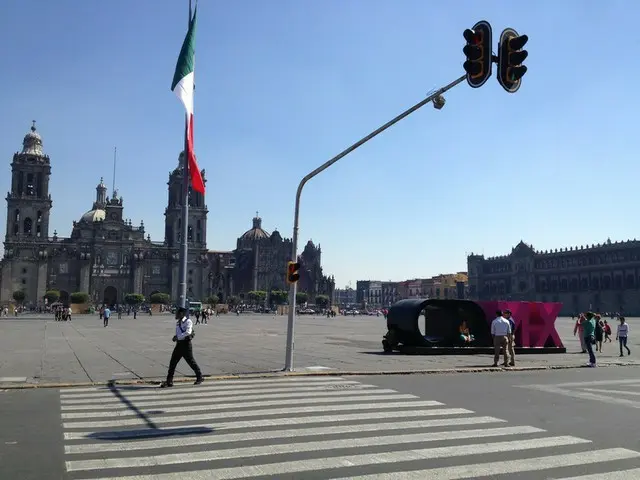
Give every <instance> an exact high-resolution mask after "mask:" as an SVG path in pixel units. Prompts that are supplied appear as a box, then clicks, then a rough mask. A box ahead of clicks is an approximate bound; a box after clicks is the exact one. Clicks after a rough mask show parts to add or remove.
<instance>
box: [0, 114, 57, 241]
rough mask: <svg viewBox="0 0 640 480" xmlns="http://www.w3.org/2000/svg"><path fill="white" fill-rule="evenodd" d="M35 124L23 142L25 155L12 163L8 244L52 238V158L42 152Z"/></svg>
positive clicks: (17, 157) (7, 232)
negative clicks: (50, 215) (50, 191)
mask: <svg viewBox="0 0 640 480" xmlns="http://www.w3.org/2000/svg"><path fill="white" fill-rule="evenodd" d="M35 123H36V122H35V121H34V122H33V125H32V127H31V131H30V132H28V133H27V134H26V135H25V137H24V140H23V142H22V151H21V152H19V153H15V154H14V155H13V162H12V163H11V190H10V191H9V193H8V194H7V199H6V200H7V231H6V235H5V251H6V248H7V243H12V242H17V241H20V240H23V239H36V240H37V239H42V240H43V241H46V240H47V239H48V237H49V212H50V211H51V205H52V202H51V195H50V194H49V177H50V176H51V165H50V163H49V156H48V155H45V154H44V152H43V150H42V138H41V137H40V134H39V133H38V132H37V131H36V126H35Z"/></svg>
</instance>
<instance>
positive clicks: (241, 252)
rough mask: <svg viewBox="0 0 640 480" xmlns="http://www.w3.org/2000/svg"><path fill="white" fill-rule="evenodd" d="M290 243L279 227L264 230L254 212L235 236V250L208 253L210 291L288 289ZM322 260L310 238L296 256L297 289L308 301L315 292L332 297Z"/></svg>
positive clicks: (331, 285) (244, 292)
mask: <svg viewBox="0 0 640 480" xmlns="http://www.w3.org/2000/svg"><path fill="white" fill-rule="evenodd" d="M291 247H292V244H291V240H290V239H288V238H283V237H282V235H280V232H278V230H274V231H273V232H272V233H271V234H269V233H268V232H267V231H266V230H264V229H263V228H262V219H261V218H260V216H259V215H258V213H257V212H256V216H255V217H254V218H253V220H252V227H251V229H249V230H247V231H246V232H245V233H243V234H242V235H241V236H240V237H239V238H238V240H237V243H236V249H235V250H233V251H229V252H219V251H215V252H214V251H212V252H210V253H209V259H210V260H209V261H210V264H211V268H212V271H211V275H210V277H211V282H212V283H211V292H212V293H213V294H215V295H217V296H218V297H220V298H221V299H226V297H228V296H230V295H234V296H237V297H239V298H241V299H244V298H246V295H247V293H249V292H251V291H265V292H272V291H274V290H288V288H289V286H288V285H287V283H286V266H287V262H288V261H289V259H290V258H291ZM321 260H322V250H321V248H320V245H318V246H316V245H314V243H313V242H312V241H311V240H309V241H308V242H307V244H306V245H305V247H304V249H303V251H302V253H301V254H300V255H299V256H298V261H299V262H300V264H301V265H300V280H299V282H298V292H305V293H307V294H308V295H309V299H308V301H309V302H310V303H313V302H314V300H315V297H316V296H317V295H327V296H328V297H329V299H331V298H333V290H334V288H335V281H334V279H333V278H332V277H327V276H325V275H324V274H323V271H322V265H321Z"/></svg>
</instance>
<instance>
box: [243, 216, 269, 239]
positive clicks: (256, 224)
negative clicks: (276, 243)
mask: <svg viewBox="0 0 640 480" xmlns="http://www.w3.org/2000/svg"><path fill="white" fill-rule="evenodd" d="M263 238H269V234H268V233H267V232H265V231H264V230H263V229H262V219H261V218H260V217H259V216H258V212H256V216H255V217H253V228H251V230H247V231H246V232H244V233H243V234H242V236H241V237H240V239H241V240H261V239H263Z"/></svg>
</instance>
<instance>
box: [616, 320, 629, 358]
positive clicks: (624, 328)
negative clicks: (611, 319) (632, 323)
mask: <svg viewBox="0 0 640 480" xmlns="http://www.w3.org/2000/svg"><path fill="white" fill-rule="evenodd" d="M628 337H629V324H628V323H627V321H626V320H625V318H624V317H620V325H618V331H617V333H616V340H618V342H620V356H621V357H624V353H622V347H624V348H626V349H627V355H631V350H629V347H628V346H627V338H628Z"/></svg>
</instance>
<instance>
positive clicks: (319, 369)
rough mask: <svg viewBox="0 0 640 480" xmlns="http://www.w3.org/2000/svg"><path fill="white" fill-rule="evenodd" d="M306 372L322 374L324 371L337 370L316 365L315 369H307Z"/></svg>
mask: <svg viewBox="0 0 640 480" xmlns="http://www.w3.org/2000/svg"><path fill="white" fill-rule="evenodd" d="M305 370H310V371H312V372H320V371H323V370H335V369H334V368H331V367H323V366H321V365H315V366H313V367H305Z"/></svg>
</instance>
